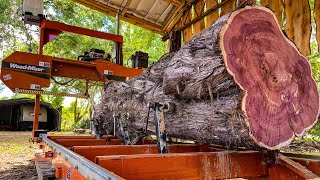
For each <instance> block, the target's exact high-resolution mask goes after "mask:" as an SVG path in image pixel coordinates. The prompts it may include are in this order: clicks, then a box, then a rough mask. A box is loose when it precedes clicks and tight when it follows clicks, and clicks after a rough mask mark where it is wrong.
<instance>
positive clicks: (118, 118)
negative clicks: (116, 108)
mask: <svg viewBox="0 0 320 180" xmlns="http://www.w3.org/2000/svg"><path fill="white" fill-rule="evenodd" d="M113 118H114V132H115V124H116V123H117V122H118V124H119V128H120V131H121V135H122V139H123V142H124V145H131V144H132V143H131V140H130V137H129V131H128V125H127V122H126V121H127V120H128V119H129V114H125V113H118V114H116V115H113Z"/></svg>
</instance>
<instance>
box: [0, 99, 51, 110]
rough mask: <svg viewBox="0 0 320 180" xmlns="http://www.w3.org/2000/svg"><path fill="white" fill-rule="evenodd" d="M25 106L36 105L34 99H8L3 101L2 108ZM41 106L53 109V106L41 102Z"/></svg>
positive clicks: (0, 102)
mask: <svg viewBox="0 0 320 180" xmlns="http://www.w3.org/2000/svg"><path fill="white" fill-rule="evenodd" d="M24 104H34V99H29V98H19V99H8V100H1V101H0V107H3V106H16V105H24ZM40 105H41V106H44V107H48V108H51V104H50V103H47V102H40Z"/></svg>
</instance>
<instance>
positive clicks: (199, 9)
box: [193, 0, 205, 35]
mask: <svg viewBox="0 0 320 180" xmlns="http://www.w3.org/2000/svg"><path fill="white" fill-rule="evenodd" d="M204 5H205V3H204V0H200V1H198V2H196V3H195V5H194V18H197V17H199V16H201V15H202V14H203V11H204ZM193 29H194V35H197V34H199V33H200V32H201V31H202V30H203V29H204V20H203V19H201V20H199V21H198V22H196V23H194V25H193Z"/></svg>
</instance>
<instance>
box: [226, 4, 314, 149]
mask: <svg viewBox="0 0 320 180" xmlns="http://www.w3.org/2000/svg"><path fill="white" fill-rule="evenodd" d="M220 47H222V54H223V57H224V61H225V64H226V67H227V69H228V72H229V73H230V74H231V75H232V76H233V77H234V79H235V81H236V83H237V84H238V85H239V86H240V87H241V88H242V89H243V90H244V91H245V92H246V95H245V97H244V98H243V102H242V109H243V111H244V112H245V113H246V115H247V123H248V125H249V127H250V132H251V137H252V138H253V139H254V140H255V141H256V143H258V144H259V145H260V146H262V147H265V148H268V149H279V148H280V147H283V146H286V145H288V144H290V142H291V141H292V140H293V138H294V137H295V135H296V136H302V135H303V134H304V133H305V132H306V131H308V130H309V129H310V128H312V127H313V126H314V125H315V124H316V122H317V119H318V116H319V93H318V91H317V86H316V83H315V81H314V79H313V78H312V76H311V68H310V64H309V63H308V61H307V59H305V58H304V57H303V56H302V55H301V53H300V52H299V51H298V49H297V48H296V46H295V45H294V44H293V43H292V42H291V41H290V40H288V39H287V38H286V37H285V36H284V34H283V33H282V31H281V29H280V28H279V26H278V23H277V20H276V17H275V15H274V14H273V13H272V12H271V11H270V10H269V9H267V8H263V7H246V8H244V9H241V10H239V11H236V12H234V13H233V14H231V15H230V18H229V20H228V22H227V23H226V24H225V25H224V26H223V29H222V31H221V33H220Z"/></svg>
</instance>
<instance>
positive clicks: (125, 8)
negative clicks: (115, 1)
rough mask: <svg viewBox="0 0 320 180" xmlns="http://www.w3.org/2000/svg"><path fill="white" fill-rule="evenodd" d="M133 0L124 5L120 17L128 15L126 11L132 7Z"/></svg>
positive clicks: (128, 0)
mask: <svg viewBox="0 0 320 180" xmlns="http://www.w3.org/2000/svg"><path fill="white" fill-rule="evenodd" d="M131 2H132V0H127V2H126V4H125V5H124V7H123V9H122V10H121V11H120V15H121V16H124V15H125V14H126V11H127V9H128V7H129V6H130V4H131Z"/></svg>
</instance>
